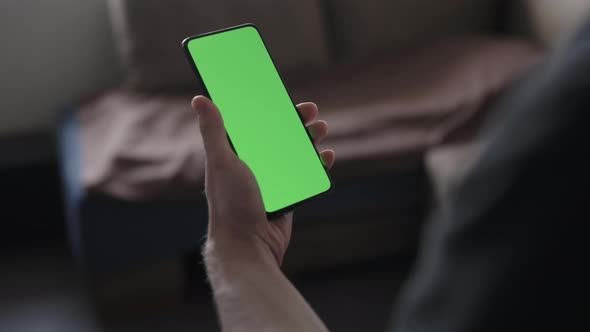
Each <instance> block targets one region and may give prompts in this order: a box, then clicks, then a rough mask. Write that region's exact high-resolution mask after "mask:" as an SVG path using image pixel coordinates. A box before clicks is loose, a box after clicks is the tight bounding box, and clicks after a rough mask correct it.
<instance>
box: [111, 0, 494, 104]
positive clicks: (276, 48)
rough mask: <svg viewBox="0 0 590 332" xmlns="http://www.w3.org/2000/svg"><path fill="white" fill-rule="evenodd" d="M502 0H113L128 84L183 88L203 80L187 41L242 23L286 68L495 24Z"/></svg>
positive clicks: (368, 53) (396, 47)
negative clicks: (188, 56)
mask: <svg viewBox="0 0 590 332" xmlns="http://www.w3.org/2000/svg"><path fill="white" fill-rule="evenodd" d="M500 1H501V0H445V1H439V0H363V1H359V0H280V1H277V0H248V1H244V0H166V1H161V0H108V2H109V7H110V12H111V18H112V22H113V26H114V32H115V38H116V40H117V42H118V46H119V47H118V48H119V51H120V54H121V56H122V59H123V61H122V62H123V64H124V67H125V69H126V71H127V75H126V77H127V80H126V81H127V84H128V86H131V87H132V88H133V89H135V90H138V91H143V92H180V91H182V90H189V89H193V88H194V87H195V81H196V80H195V79H194V77H193V76H192V73H191V71H190V70H189V68H188V65H187V63H186V60H185V58H184V55H183V54H182V51H181V49H180V46H179V45H180V41H181V40H182V39H183V38H185V37H187V36H189V35H194V34H199V33H203V32H207V31H211V30H215V29H219V28H223V27H227V26H231V25H235V24H240V23H245V22H252V23H255V24H256V25H258V26H259V28H260V30H261V31H262V34H263V36H264V38H265V40H266V41H267V44H268V46H269V48H270V51H271V53H272V54H273V58H274V59H275V60H276V62H277V64H278V65H279V67H280V69H281V71H282V72H283V73H285V74H286V75H287V76H289V73H300V72H302V71H301V69H302V68H305V69H309V68H316V67H321V66H325V65H327V64H330V63H333V62H337V61H348V60H350V59H355V58H359V57H369V56H372V55H374V54H378V53H386V52H392V51H393V52H395V51H396V50H399V49H403V48H406V47H408V46H412V45H414V44H424V43H427V42H429V41H432V40H434V39H437V38H441V37H444V36H447V35H451V34H465V33H473V32H482V31H489V30H491V28H492V27H493V26H494V23H495V20H496V19H497V15H496V14H497V11H496V5H497V3H498V2H500Z"/></svg>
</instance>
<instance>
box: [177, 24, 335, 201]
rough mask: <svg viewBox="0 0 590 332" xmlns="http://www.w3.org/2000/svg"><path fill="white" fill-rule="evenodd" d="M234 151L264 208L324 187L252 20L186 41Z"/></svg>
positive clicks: (323, 177)
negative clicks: (254, 182) (250, 176)
mask: <svg viewBox="0 0 590 332" xmlns="http://www.w3.org/2000/svg"><path fill="white" fill-rule="evenodd" d="M187 45H188V46H187V47H188V51H189V53H190V55H191V58H192V60H193V62H194V64H195V66H196V68H197V70H198V72H199V74H200V76H201V79H202V80H203V83H204V84H205V87H206V88H207V91H208V92H209V96H210V97H211V99H212V100H213V101H214V102H215V104H216V105H217V106H218V107H219V110H220V112H221V114H222V117H223V120H224V122H225V128H226V130H227V133H228V136H229V138H230V140H231V142H232V144H233V146H234V149H235V151H236V153H237V155H238V156H239V157H240V159H242V160H243V161H244V162H245V163H246V164H247V165H248V166H249V167H250V169H251V170H252V172H253V173H254V176H255V177H256V180H257V181H258V185H259V186H260V191H261V193H262V200H263V202H264V206H265V208H266V212H268V213H271V212H276V211H279V210H281V209H284V208H287V207H289V206H291V205H293V204H296V203H298V202H301V201H303V200H305V199H308V198H310V197H313V196H316V195H319V194H321V193H323V192H326V191H328V190H329V189H330V187H331V182H330V179H329V178H328V175H327V173H326V171H325V169H324V167H323V165H322V163H321V161H320V158H319V156H318V154H317V153H316V151H315V148H314V146H313V144H312V142H311V140H310V139H309V136H308V135H307V132H306V130H305V127H304V126H303V123H302V122H301V120H300V118H299V115H298V114H297V111H296V109H295V106H294V104H293V102H292V100H291V98H290V97H289V95H288V93H287V90H286V88H285V86H284V85H283V83H282V80H281V78H280V76H279V74H278V72H277V70H276V68H275V66H274V64H273V62H272V59H271V58H270V55H269V53H268V51H267V49H266V47H265V45H264V42H263V41H262V38H261V37H260V34H259V33H258V30H257V29H256V28H255V27H253V26H243V27H238V28H235V29H231V30H226V31H223V32H217V33H213V34H208V35H205V36H201V37H197V38H194V39H191V40H189V41H188V44H187Z"/></svg>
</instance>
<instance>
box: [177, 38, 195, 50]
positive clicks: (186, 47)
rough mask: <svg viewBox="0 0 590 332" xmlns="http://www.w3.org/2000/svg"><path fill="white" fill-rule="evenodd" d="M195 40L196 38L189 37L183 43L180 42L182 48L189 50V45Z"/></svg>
mask: <svg viewBox="0 0 590 332" xmlns="http://www.w3.org/2000/svg"><path fill="white" fill-rule="evenodd" d="M193 39H195V36H189V37H186V38H184V39H183V40H182V41H181V42H180V46H181V47H182V48H184V49H188V44H189V43H190V42H191V40H193Z"/></svg>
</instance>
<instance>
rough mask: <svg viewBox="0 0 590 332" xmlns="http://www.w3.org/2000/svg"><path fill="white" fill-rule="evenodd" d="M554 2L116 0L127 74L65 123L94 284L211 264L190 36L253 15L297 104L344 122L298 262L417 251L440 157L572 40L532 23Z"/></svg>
mask: <svg viewBox="0 0 590 332" xmlns="http://www.w3.org/2000/svg"><path fill="white" fill-rule="evenodd" d="M570 1H571V0H570ZM541 3H543V4H544V5H545V6H547V4H548V3H549V2H548V1H525V0H522V1H515V2H510V1H499V0H481V1H470V0H451V1H445V2H440V1H429V0H413V1H405V0H403V1H402V0H400V1H386V0H367V1H362V2H359V1H353V0H344V1H340V0H300V1H282V2H277V1H271V0H256V1H249V2H248V3H247V4H246V3H245V2H243V1H238V0H231V1H223V2H216V1H205V0H192V1H189V0H171V1H167V2H165V3H164V2H161V1H156V0H141V1H140V0H109V1H108V4H109V9H110V12H111V21H112V26H111V28H112V29H113V33H114V36H115V39H116V41H117V43H116V45H114V47H116V48H117V50H118V52H119V54H120V59H121V65H122V67H123V68H124V70H125V79H124V80H123V81H122V82H121V83H120V84H119V85H117V86H113V87H112V88H111V89H109V90H107V91H99V92H97V93H96V94H95V95H93V96H84V97H83V98H82V97H81V98H80V100H78V101H73V102H72V103H71V104H70V105H69V106H68V107H67V108H66V110H65V111H64V113H63V116H62V117H61V119H60V126H59V129H58V142H59V151H60V158H59V159H60V163H61V166H62V175H63V184H64V196H65V201H66V210H67V227H68V233H69V238H70V243H71V248H72V253H73V255H74V256H75V257H76V259H77V261H78V263H79V266H80V268H81V270H82V271H83V272H84V273H85V276H86V277H87V280H88V281H89V285H90V288H91V289H92V291H93V294H95V295H96V298H97V299H99V301H103V302H104V301H107V302H108V303H110V304H112V303H114V302H116V303H121V302H124V301H125V299H132V301H134V303H137V302H142V303H145V302H146V301H144V299H146V298H152V299H153V298H157V299H158V302H161V303H164V302H174V301H178V300H179V299H181V298H183V296H184V294H185V293H186V288H187V282H186V281H187V280H190V279H191V278H192V277H191V276H192V274H193V273H194V271H195V269H196V270H198V269H199V268H198V266H196V263H195V261H196V260H197V259H198V252H199V247H200V245H201V244H202V240H203V237H204V235H205V230H206V223H207V210H206V205H205V199H204V196H203V189H202V185H203V175H204V171H203V152H202V145H201V142H200V137H199V135H198V132H197V131H198V123H197V120H196V118H195V117H194V115H193V114H192V113H191V112H190V109H189V103H190V98H191V96H193V95H195V94H197V93H199V91H202V87H200V86H198V84H197V81H196V80H195V79H194V77H193V76H192V73H191V71H190V67H189V66H188V64H187V63H186V60H185V59H184V55H183V54H182V50H181V49H180V41H181V40H182V39H183V38H184V37H187V36H189V35H194V34H198V33H202V32H206V31H210V30H214V29H218V28H222V27H225V26H229V25H234V24H239V23H244V22H252V23H255V24H256V25H257V26H258V27H259V28H260V30H261V33H262V35H263V38H265V40H266V41H267V43H268V45H269V49H270V52H271V53H272V54H273V57H274V59H275V61H276V64H277V66H278V68H279V70H280V71H281V74H282V75H283V76H284V77H285V81H286V84H287V87H288V88H289V90H290V92H291V94H292V96H293V98H294V101H295V102H302V101H315V102H316V103H318V105H319V107H320V111H321V115H320V118H322V119H324V120H326V121H327V122H328V123H329V125H330V134H329V138H328V139H327V140H326V141H325V143H323V145H324V146H328V147H331V148H333V149H335V151H336V154H337V161H336V165H335V167H334V169H333V178H334V182H335V190H334V192H333V193H332V194H331V195H329V196H327V197H325V198H323V199H320V200H317V201H315V202H313V203H310V204H307V205H305V206H303V207H301V208H300V209H298V210H297V212H296V214H295V221H294V233H293V244H292V247H291V248H290V250H289V253H288V255H287V257H286V261H285V269H287V270H288V271H291V272H294V273H295V272H298V271H307V270H310V269H316V268H325V267H331V266H337V265H340V264H349V263H353V262H362V261H366V260H372V259H376V258H380V257H391V256H404V255H406V256H407V255H412V253H413V250H414V249H415V247H416V246H417V244H418V240H419V233H420V229H421V226H422V224H423V221H424V219H425V217H426V216H427V215H428V213H429V210H430V207H431V206H432V204H433V200H432V198H433V190H432V187H433V182H432V181H431V180H432V179H433V177H432V176H430V175H431V174H434V173H436V174H442V173H441V172H438V173H437V172H435V171H433V169H436V168H437V167H438V166H437V165H438V164H440V162H438V164H437V162H432V161H431V159H433V158H430V159H429V157H428V156H430V155H432V153H433V151H437V149H439V148H441V147H444V146H448V145H449V144H455V145H457V144H459V145H461V144H463V143H465V144H471V143H472V142H473V141H474V140H476V138H477V133H478V130H479V128H480V125H481V124H482V123H483V122H484V120H485V119H486V117H487V116H488V115H489V114H490V113H491V112H495V111H496V110H495V101H496V100H498V98H500V97H501V96H502V94H503V93H504V91H506V89H508V88H509V87H510V85H511V84H512V83H513V82H515V81H516V80H518V78H519V77H520V76H521V75H523V74H524V73H525V72H526V71H527V70H528V69H529V68H530V67H531V66H533V65H534V64H535V63H536V62H537V61H539V59H540V58H541V57H542V54H543V50H544V49H545V48H547V47H551V46H554V45H553V44H556V43H558V41H556V40H557V39H556V38H545V39H544V38H543V36H546V35H545V34H535V32H536V31H539V26H543V25H542V23H539V22H547V21H548V19H546V18H543V17H542V15H540V14H539V13H541V12H542V13H544V14H547V12H548V11H542V10H540V9H539V6H540V5H541ZM549 12H551V10H549ZM531 22H532V24H531ZM531 27H532V28H531ZM541 30H542V29H541ZM463 150H469V149H463ZM434 159H435V160H438V159H440V158H434ZM459 160H461V159H459ZM453 167H455V166H453ZM443 173H444V172H443ZM445 174H446V173H445ZM445 174H443V175H440V176H437V177H436V178H435V180H436V181H437V182H436V183H440V182H444V179H442V178H444V177H445ZM436 183H435V184H436ZM440 186H441V185H435V187H436V188H438V187H440ZM435 191H436V190H435ZM434 196H436V194H435V195H434ZM189 284H190V283H189ZM189 287H190V286H189ZM147 302H149V301H147ZM109 306H110V305H109ZM111 311H113V310H111Z"/></svg>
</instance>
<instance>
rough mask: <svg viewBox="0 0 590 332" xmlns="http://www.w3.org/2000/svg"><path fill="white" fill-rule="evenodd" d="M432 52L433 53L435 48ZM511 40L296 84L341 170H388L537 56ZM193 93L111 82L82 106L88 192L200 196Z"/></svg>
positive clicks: (426, 50)
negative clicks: (312, 104)
mask: <svg viewBox="0 0 590 332" xmlns="http://www.w3.org/2000/svg"><path fill="white" fill-rule="evenodd" d="M433 54H436V56H432V55H433ZM538 55H539V54H538V53H537V51H536V50H535V49H533V48H531V47H529V46H528V44H526V43H522V42H519V41H513V40H497V39H489V38H483V37H482V38H473V39H468V40H453V41H445V42H440V43H435V44H432V45H429V46H427V47H423V48H421V49H417V50H414V51H409V52H407V53H405V54H403V55H398V56H394V57H385V58H381V59H380V60H378V61H377V60H375V61H372V62H362V63H348V64H342V65H338V66H335V67H333V68H331V69H329V70H326V71H325V72H323V73H318V74H317V75H315V76H313V77H311V78H310V80H309V82H308V84H307V85H305V86H302V87H299V88H298V89H295V90H293V91H292V96H293V98H294V99H295V101H296V102H302V101H306V100H312V101H316V102H317V103H318V104H319V106H320V109H321V117H322V118H323V119H325V120H326V121H328V123H329V126H330V134H329V135H328V138H327V139H326V141H325V142H324V143H323V145H324V146H326V147H331V148H334V149H335V150H336V153H337V162H336V165H335V167H334V169H333V174H334V175H335V176H337V177H340V176H342V177H346V176H363V175H374V174H377V173H380V172H392V171H393V170H395V169H396V168H398V167H400V166H401V165H403V164H407V163H408V162H415V161H416V160H417V158H419V157H420V156H421V155H422V154H423V153H424V151H426V150H427V149H428V148H430V147H432V146H435V145H438V144H440V143H441V142H444V141H445V140H446V139H447V138H448V137H449V136H450V135H451V134H452V133H453V132H456V131H457V130H458V129H460V128H463V127H466V126H467V127H468V126H471V125H472V124H473V123H474V120H475V119H477V118H478V116H479V115H481V114H482V113H483V112H484V111H485V110H486V109H487V107H488V105H489V104H490V102H491V101H493V100H494V98H495V97H496V96H497V95H498V94H499V93H500V92H501V91H503V89H505V88H506V87H507V86H508V85H509V84H510V83H511V82H512V81H513V80H514V79H516V78H517V77H518V76H519V75H520V74H521V73H522V72H523V71H525V70H526V69H527V68H529V67H530V66H531V64H532V63H533V62H534V61H536V60H537V59H538ZM189 104H190V96H189V95H186V96H181V97H161V96H144V95H139V94H134V93H128V92H124V91H113V92H111V93H109V94H107V95H105V96H102V97H100V98H98V99H96V100H94V101H92V102H90V103H87V104H85V105H84V106H83V107H82V108H81V111H80V114H79V116H80V126H81V128H82V165H83V167H82V180H83V181H84V186H85V188H86V189H87V190H88V191H90V192H101V193H108V194H109V195H112V196H115V197H119V198H124V199H130V200H145V199H155V198H162V197H168V198H174V197H181V196H185V195H200V190H199V189H198V188H199V187H200V185H201V184H202V180H203V175H204V163H203V148H202V144H201V138H200V135H199V134H198V130H199V127H198V123H197V119H196V116H195V115H194V114H193V113H192V112H190V106H189Z"/></svg>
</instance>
